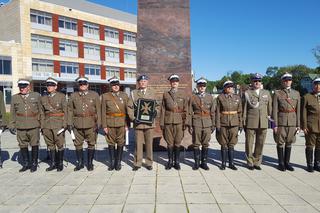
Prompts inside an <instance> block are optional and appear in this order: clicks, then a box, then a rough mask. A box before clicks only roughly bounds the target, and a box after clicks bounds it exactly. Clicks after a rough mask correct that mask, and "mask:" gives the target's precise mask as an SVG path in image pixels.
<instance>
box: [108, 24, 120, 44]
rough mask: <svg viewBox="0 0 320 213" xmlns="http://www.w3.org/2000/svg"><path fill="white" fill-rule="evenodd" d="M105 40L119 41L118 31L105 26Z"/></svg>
mask: <svg viewBox="0 0 320 213" xmlns="http://www.w3.org/2000/svg"><path fill="white" fill-rule="evenodd" d="M105 40H106V41H111V42H117V43H119V31H118V30H117V29H114V28H110V27H106V28H105Z"/></svg>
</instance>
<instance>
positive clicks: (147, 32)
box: [137, 0, 192, 145]
mask: <svg viewBox="0 0 320 213" xmlns="http://www.w3.org/2000/svg"><path fill="white" fill-rule="evenodd" d="M173 73H175V74H178V75H179V76H180V86H179V89H182V90H184V91H185V92H186V93H187V94H190V95H191V93H192V75H191V51H190V2H189V0H138V35H137V75H140V74H147V75H148V76H149V77H150V80H149V84H150V87H152V88H153V89H154V90H155V91H156V93H157V99H158V100H159V102H161V98H162V93H163V92H164V91H167V90H168V89H169V88H170V86H169V82H168V77H169V76H170V75H171V74H173ZM157 126H158V128H156V131H155V133H156V135H155V137H157V138H160V137H161V131H160V128H159V125H157ZM190 142H191V141H190ZM190 142H189V144H190ZM161 144H162V145H163V143H161Z"/></svg>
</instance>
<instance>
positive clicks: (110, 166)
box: [108, 145, 116, 171]
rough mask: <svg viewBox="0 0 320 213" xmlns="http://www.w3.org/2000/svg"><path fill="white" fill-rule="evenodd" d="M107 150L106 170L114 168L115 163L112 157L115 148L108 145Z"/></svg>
mask: <svg viewBox="0 0 320 213" xmlns="http://www.w3.org/2000/svg"><path fill="white" fill-rule="evenodd" d="M108 150H109V168H108V170H109V171H112V170H114V164H115V159H114V157H115V151H116V150H115V148H114V146H110V145H109V146H108Z"/></svg>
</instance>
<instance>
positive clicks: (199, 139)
mask: <svg viewBox="0 0 320 213" xmlns="http://www.w3.org/2000/svg"><path fill="white" fill-rule="evenodd" d="M206 86H207V81H206V80H205V79H204V78H200V79H198V80H197V90H198V92H197V93H196V94H193V95H192V96H191V98H190V101H189V116H188V131H189V133H190V134H191V135H192V143H193V147H194V161H195V163H194V166H193V169H194V170H197V169H199V167H201V168H202V169H204V170H209V167H208V165H207V159H208V148H209V142H210V140H211V134H212V133H213V131H214V129H215V123H216V122H215V109H216V103H215V101H214V99H213V97H212V95H210V94H208V93H206ZM200 147H202V148H201V164H200Z"/></svg>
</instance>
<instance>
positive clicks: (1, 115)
mask: <svg viewBox="0 0 320 213" xmlns="http://www.w3.org/2000/svg"><path fill="white" fill-rule="evenodd" d="M5 115H6V106H5V104H4V99H3V93H2V91H0V126H6V125H7V121H6V119H5Z"/></svg>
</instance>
